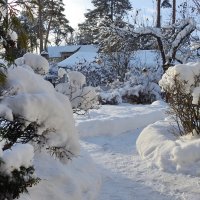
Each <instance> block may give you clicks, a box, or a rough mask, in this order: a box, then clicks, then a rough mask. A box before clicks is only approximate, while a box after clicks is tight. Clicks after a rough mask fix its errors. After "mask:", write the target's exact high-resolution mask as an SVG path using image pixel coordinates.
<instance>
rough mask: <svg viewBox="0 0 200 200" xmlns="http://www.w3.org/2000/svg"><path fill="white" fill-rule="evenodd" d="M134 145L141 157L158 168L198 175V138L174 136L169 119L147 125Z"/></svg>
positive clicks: (199, 147)
mask: <svg viewBox="0 0 200 200" xmlns="http://www.w3.org/2000/svg"><path fill="white" fill-rule="evenodd" d="M174 126H175V125H174ZM136 145H137V150H138V153H139V154H140V156H141V158H142V159H145V160H147V161H148V162H149V164H150V165H152V166H156V167H158V168H159V169H160V170H164V171H167V172H172V173H176V172H180V173H184V174H188V175H193V176H200V154H199V152H200V138H196V137H194V136H191V135H189V136H184V137H181V138H178V137H176V136H175V135H174V134H172V121H170V120H169V119H165V120H163V121H158V122H156V123H154V124H151V125H149V126H147V127H146V128H145V129H144V130H143V131H142V133H141V134H140V135H139V137H138V139H137V142H136Z"/></svg>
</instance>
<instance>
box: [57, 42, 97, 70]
mask: <svg viewBox="0 0 200 200" xmlns="http://www.w3.org/2000/svg"><path fill="white" fill-rule="evenodd" d="M97 52H98V47H97V46H96V45H83V46H81V48H80V49H79V50H78V52H76V53H74V54H73V55H71V56H70V57H69V58H67V59H65V60H63V61H61V62H59V63H58V64H57V65H58V67H68V68H70V67H72V66H74V65H76V64H78V63H85V62H87V63H91V62H95V61H96V59H97V57H98V53H97Z"/></svg>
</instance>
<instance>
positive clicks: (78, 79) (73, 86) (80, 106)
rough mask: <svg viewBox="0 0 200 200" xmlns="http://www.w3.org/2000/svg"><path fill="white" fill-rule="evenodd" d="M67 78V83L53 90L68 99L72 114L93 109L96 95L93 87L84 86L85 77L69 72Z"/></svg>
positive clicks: (75, 72) (95, 104) (95, 103)
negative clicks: (72, 110)
mask: <svg viewBox="0 0 200 200" xmlns="http://www.w3.org/2000/svg"><path fill="white" fill-rule="evenodd" d="M67 76H68V82H65V83H59V84H57V85H56V87H55V89H56V91H58V92H60V93H62V94H64V95H66V96H67V97H68V98H69V100H70V102H71V105H72V108H73V109H74V112H77V111H79V110H83V111H87V110H88V109H90V108H95V107H96V106H97V104H98V101H97V94H96V91H95V88H94V87H92V86H85V83H86V77H85V76H84V75H83V74H82V73H80V72H77V71H70V72H68V73H67Z"/></svg>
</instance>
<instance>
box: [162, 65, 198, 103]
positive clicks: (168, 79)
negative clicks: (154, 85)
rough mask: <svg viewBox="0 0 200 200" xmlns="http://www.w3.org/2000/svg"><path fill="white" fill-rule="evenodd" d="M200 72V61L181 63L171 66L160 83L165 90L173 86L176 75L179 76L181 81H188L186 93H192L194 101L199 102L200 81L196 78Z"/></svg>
mask: <svg viewBox="0 0 200 200" xmlns="http://www.w3.org/2000/svg"><path fill="white" fill-rule="evenodd" d="M199 74H200V63H195V62H190V63H187V64H179V65H175V66H174V67H169V69H168V70H167V71H166V73H165V74H164V75H163V76H162V79H161V80H160V81H159V84H160V86H161V87H162V89H163V90H166V89H167V88H168V87H169V88H172V87H173V86H174V85H175V82H174V80H175V77H177V78H178V79H179V80H180V81H184V82H186V84H185V88H184V89H185V92H186V94H188V93H191V94H192V96H193V103H195V104H198V97H199V82H198V81H196V80H197V77H198V76H199Z"/></svg>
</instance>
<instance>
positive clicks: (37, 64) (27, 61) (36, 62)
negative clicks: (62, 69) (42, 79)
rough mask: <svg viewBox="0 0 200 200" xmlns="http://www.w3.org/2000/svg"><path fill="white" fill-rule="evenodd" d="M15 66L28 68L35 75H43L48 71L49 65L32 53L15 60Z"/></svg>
mask: <svg viewBox="0 0 200 200" xmlns="http://www.w3.org/2000/svg"><path fill="white" fill-rule="evenodd" d="M15 64H16V65H17V66H25V67H26V66H30V67H31V68H32V69H33V71H34V72H35V73H37V74H41V75H45V74H47V73H48V71H49V63H48V61H47V59H46V58H44V57H42V56H41V55H37V54H34V53H26V54H24V55H23V57H20V58H17V59H16V60H15Z"/></svg>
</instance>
